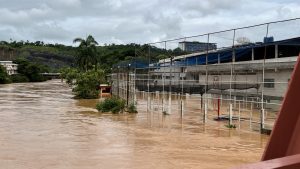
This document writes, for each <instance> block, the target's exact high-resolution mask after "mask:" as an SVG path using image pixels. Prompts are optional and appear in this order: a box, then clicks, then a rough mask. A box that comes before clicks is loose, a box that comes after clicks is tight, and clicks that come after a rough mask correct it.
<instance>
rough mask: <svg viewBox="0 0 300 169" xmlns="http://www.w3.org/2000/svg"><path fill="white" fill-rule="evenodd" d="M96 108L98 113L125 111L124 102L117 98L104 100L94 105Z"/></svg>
mask: <svg viewBox="0 0 300 169" xmlns="http://www.w3.org/2000/svg"><path fill="white" fill-rule="evenodd" d="M96 108H97V110H98V111H99V112H102V113H105V112H112V113H120V112H123V111H124V109H125V100H123V99H120V98H117V97H111V98H106V99H105V100H104V101H101V102H99V103H98V104H97V105H96Z"/></svg>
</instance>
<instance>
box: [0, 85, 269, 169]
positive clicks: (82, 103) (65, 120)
mask: <svg viewBox="0 0 300 169" xmlns="http://www.w3.org/2000/svg"><path fill="white" fill-rule="evenodd" d="M72 97H73V96H72V94H71V90H70V89H69V88H68V87H67V86H66V85H65V84H62V83H60V81H48V82H43V83H31V84H9V85H0V121H1V122H0V144H1V146H0V164H1V168H5V169H11V168H13V169H21V168H22V169H29V168H43V169H48V168H49V169H53V168H56V169H57V168H58V169H60V168H63V169H94V168H149V169H150V168H228V167H231V166H237V165H239V164H242V163H249V162H254V161H258V160H259V159H260V157H261V153H262V151H263V149H264V146H265V144H266V141H267V139H268V136H264V135H260V134H258V133H252V132H251V133H250V132H239V131H238V130H229V129H226V128H224V125H223V124H222V123H220V124H219V123H212V124H208V125H203V124H202V123H201V121H199V120H197V118H196V117H195V116H194V115H191V116H189V114H186V115H185V118H184V119H183V120H181V119H180V118H177V116H175V115H173V114H172V115H171V116H162V115H161V114H159V113H155V112H152V113H146V112H145V111H143V109H145V108H144V107H140V108H139V111H140V113H139V114H134V115H123V114H122V115H111V114H100V113H97V111H96V110H95V109H94V107H95V104H96V103H97V101H98V100H74V99H72Z"/></svg>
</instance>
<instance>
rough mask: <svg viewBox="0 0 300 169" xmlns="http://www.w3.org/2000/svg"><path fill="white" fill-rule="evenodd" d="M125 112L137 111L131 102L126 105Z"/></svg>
mask: <svg viewBox="0 0 300 169" xmlns="http://www.w3.org/2000/svg"><path fill="white" fill-rule="evenodd" d="M127 112H128V113H137V110H136V106H135V105H134V104H133V103H131V104H130V105H129V106H128V107H127Z"/></svg>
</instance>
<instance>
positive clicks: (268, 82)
mask: <svg viewBox="0 0 300 169" xmlns="http://www.w3.org/2000/svg"><path fill="white" fill-rule="evenodd" d="M274 82H275V80H274V79H265V83H264V87H265V88H274V87H275V84H274Z"/></svg>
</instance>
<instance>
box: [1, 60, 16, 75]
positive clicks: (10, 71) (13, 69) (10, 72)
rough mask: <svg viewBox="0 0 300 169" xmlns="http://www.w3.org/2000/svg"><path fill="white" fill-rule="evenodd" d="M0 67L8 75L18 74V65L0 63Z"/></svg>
mask: <svg viewBox="0 0 300 169" xmlns="http://www.w3.org/2000/svg"><path fill="white" fill-rule="evenodd" d="M0 65H2V66H3V67H4V68H5V69H6V72H7V74H8V75H13V74H17V73H18V72H17V71H18V64H15V63H13V62H12V61H0Z"/></svg>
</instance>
